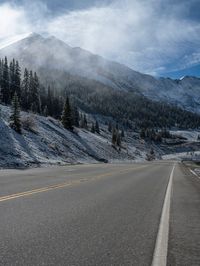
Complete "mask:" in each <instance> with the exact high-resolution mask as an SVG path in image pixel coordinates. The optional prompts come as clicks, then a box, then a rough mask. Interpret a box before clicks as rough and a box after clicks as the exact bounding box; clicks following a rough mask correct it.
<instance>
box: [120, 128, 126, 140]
mask: <svg viewBox="0 0 200 266" xmlns="http://www.w3.org/2000/svg"><path fill="white" fill-rule="evenodd" d="M121 137H122V138H124V137H125V134H124V129H123V128H122V131H121Z"/></svg>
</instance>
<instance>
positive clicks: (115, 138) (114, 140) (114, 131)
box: [112, 127, 117, 145]
mask: <svg viewBox="0 0 200 266" xmlns="http://www.w3.org/2000/svg"><path fill="white" fill-rule="evenodd" d="M112 144H113V145H116V144H117V130H116V128H115V127H114V128H113V129H112Z"/></svg>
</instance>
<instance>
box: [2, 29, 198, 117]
mask: <svg viewBox="0 0 200 266" xmlns="http://www.w3.org/2000/svg"><path fill="white" fill-rule="evenodd" d="M4 56H7V57H8V58H10V59H11V58H13V57H14V58H16V59H18V60H19V61H20V64H21V65H22V67H27V68H30V69H33V70H35V71H37V72H38V73H39V75H40V74H41V73H42V75H41V76H43V77H42V78H43V80H45V82H61V80H59V79H61V76H60V75H61V74H60V73H63V76H65V75H66V74H71V75H75V76H80V77H84V78H89V79H92V80H96V81H98V82H100V83H102V84H104V85H106V86H109V87H112V88H114V89H117V90H125V91H134V92H135V91H137V92H138V93H140V94H142V95H144V96H146V97H148V98H150V99H151V100H154V101H163V102H166V103H169V104H174V105H177V106H179V107H181V108H183V109H186V110H189V111H192V112H196V113H200V104H199V103H200V78H197V77H191V76H186V77H184V78H183V79H175V80H174V79H171V78H164V77H161V78H155V77H153V76H150V75H147V74H143V73H140V72H137V71H134V70H132V69H131V68H129V67H127V66H125V65H122V64H120V63H117V62H114V61H109V60H107V59H105V58H103V57H101V56H99V55H95V54H92V53H91V52H89V51H87V50H84V49H82V48H80V47H70V46H69V45H68V44H66V43H65V42H63V41H61V40H59V39H57V38H56V37H54V36H49V37H43V36H42V35H40V34H37V33H32V34H31V35H29V36H28V37H26V38H24V39H22V40H20V41H17V42H15V43H14V44H11V45H9V46H7V47H5V48H3V49H0V57H1V58H3V57H4ZM44 70H46V71H44ZM44 72H47V74H46V76H44ZM58 72H59V75H58ZM59 84H60V86H65V80H63V82H61V83H59ZM198 95H199V96H198Z"/></svg>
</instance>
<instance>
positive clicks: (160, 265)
mask: <svg viewBox="0 0 200 266" xmlns="http://www.w3.org/2000/svg"><path fill="white" fill-rule="evenodd" d="M175 167H176V164H174V166H173V169H172V171H171V174H170V178H169V183H168V186H167V191H166V194H165V200H164V204H163V209H162V214H161V219H160V225H159V229H158V235H157V239H156V245H155V249H154V254H153V261H152V264H151V265H152V266H166V265H167V252H168V239H169V218H170V202H171V191H172V182H173V175H174V170H175Z"/></svg>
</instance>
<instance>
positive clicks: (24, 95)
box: [21, 68, 30, 110]
mask: <svg viewBox="0 0 200 266" xmlns="http://www.w3.org/2000/svg"><path fill="white" fill-rule="evenodd" d="M29 85H30V83H29V72H28V70H27V69H26V68H25V70H24V77H23V81H22V91H21V105H22V108H23V109H24V110H28V109H30V96H29V93H30V91H29Z"/></svg>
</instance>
